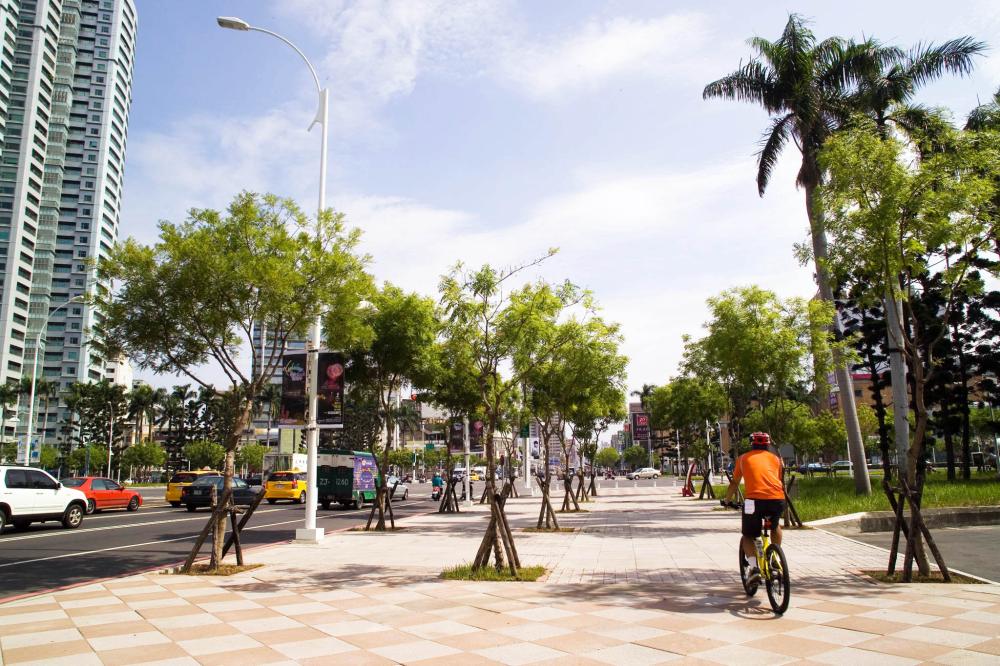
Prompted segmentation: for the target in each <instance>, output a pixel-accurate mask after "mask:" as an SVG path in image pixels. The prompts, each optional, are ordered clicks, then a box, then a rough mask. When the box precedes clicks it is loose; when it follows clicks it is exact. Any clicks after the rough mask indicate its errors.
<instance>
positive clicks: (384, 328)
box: [348, 283, 440, 530]
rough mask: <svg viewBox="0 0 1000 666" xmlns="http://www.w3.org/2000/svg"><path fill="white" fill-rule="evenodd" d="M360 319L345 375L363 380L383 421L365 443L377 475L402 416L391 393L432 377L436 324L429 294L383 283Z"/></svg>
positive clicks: (378, 507)
mask: <svg viewBox="0 0 1000 666" xmlns="http://www.w3.org/2000/svg"><path fill="white" fill-rule="evenodd" d="M361 320H362V322H363V324H364V326H365V328H366V335H365V339H363V340H362V341H361V343H362V344H360V345H359V346H358V347H356V348H355V349H354V351H353V352H352V354H351V361H350V364H349V367H348V379H350V380H351V381H352V382H353V383H354V384H356V385H364V387H365V390H366V391H368V393H369V395H371V396H373V397H374V398H375V400H376V401H377V403H378V411H377V414H378V415H379V416H380V417H381V425H382V426H383V427H384V431H385V441H384V442H383V441H382V439H381V438H378V437H375V438H371V439H369V440H368V449H369V450H370V451H371V453H372V455H374V456H375V460H376V464H377V465H378V469H379V475H380V477H381V478H383V479H384V478H385V477H386V474H387V473H388V469H389V464H390V459H389V454H390V452H391V451H392V450H393V448H394V446H395V445H396V444H397V443H396V442H395V441H394V438H395V426H396V424H397V423H399V421H400V418H401V416H403V415H401V413H400V409H398V408H397V407H396V405H395V398H396V396H398V395H399V392H400V391H401V390H402V387H403V384H404V382H406V381H410V382H412V383H413V384H415V385H417V386H423V385H428V384H430V383H431V381H432V380H431V379H430V377H429V374H430V369H431V367H432V365H433V363H432V355H433V348H434V338H435V336H436V335H437V330H438V328H439V326H440V325H439V323H438V320H437V316H436V313H435V311H434V303H433V301H432V300H431V299H429V298H426V297H423V296H419V295H417V294H415V293H406V292H404V291H403V290H402V289H400V288H399V287H396V286H393V285H391V284H388V283H386V284H385V285H384V286H383V287H382V288H381V289H379V290H378V291H377V292H376V293H375V294H373V295H372V296H371V299H370V304H369V305H368V306H367V307H366V308H364V309H363V310H362V315H361ZM405 418H407V417H405V416H404V420H405ZM386 490H387V489H386V488H385V486H384V485H382V484H380V485H379V487H378V489H377V492H376V496H375V506H374V510H375V511H376V512H377V514H378V519H377V520H376V521H374V529H376V530H385V529H386V514H387V511H388V505H387V500H388V495H387V493H386ZM373 515H374V514H373ZM372 525H373V521H372V520H369V521H368V527H369V528H371V527H372Z"/></svg>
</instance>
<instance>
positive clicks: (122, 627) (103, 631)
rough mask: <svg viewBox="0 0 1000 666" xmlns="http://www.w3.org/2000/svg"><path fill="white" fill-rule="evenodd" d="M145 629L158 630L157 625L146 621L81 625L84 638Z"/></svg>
mask: <svg viewBox="0 0 1000 666" xmlns="http://www.w3.org/2000/svg"><path fill="white" fill-rule="evenodd" d="M144 631H156V627H155V626H153V625H152V624H150V623H149V622H145V621H138V622H124V623H122V624H98V625H95V626H92V627H81V628H80V633H81V634H82V635H83V637H84V638H101V637H103V636H117V635H120V634H137V633H141V632H144Z"/></svg>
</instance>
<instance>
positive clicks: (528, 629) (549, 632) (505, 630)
mask: <svg viewBox="0 0 1000 666" xmlns="http://www.w3.org/2000/svg"><path fill="white" fill-rule="evenodd" d="M493 631H494V632H496V633H498V634H503V635H504V636H510V637H511V638H516V639H518V640H521V641H535V640H538V639H540V638H552V637H553V636H562V635H565V634H569V633H572V629H566V628H565V627H554V626H552V625H549V624H545V623H543V622H539V623H530V624H519V625H514V626H512V627H497V628H495V629H493Z"/></svg>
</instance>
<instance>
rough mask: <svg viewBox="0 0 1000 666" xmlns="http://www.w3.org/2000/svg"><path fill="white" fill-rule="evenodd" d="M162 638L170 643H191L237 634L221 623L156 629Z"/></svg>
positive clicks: (231, 628)
mask: <svg viewBox="0 0 1000 666" xmlns="http://www.w3.org/2000/svg"><path fill="white" fill-rule="evenodd" d="M157 628H158V629H159V630H160V631H161V632H162V633H163V635H164V636H166V637H167V638H169V639H170V640H172V641H177V642H180V641H193V640H200V639H205V640H207V639H211V638H223V637H226V636H233V635H236V634H239V631H237V630H236V628H234V627H230V626H229V625H228V624H224V623H222V622H219V623H216V624H202V625H196V626H189V627H176V628H175V627H157Z"/></svg>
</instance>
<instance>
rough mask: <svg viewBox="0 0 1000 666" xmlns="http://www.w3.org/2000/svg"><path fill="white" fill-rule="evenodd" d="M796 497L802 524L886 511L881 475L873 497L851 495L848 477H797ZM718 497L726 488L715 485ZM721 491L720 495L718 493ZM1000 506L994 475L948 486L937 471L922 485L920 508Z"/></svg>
mask: <svg viewBox="0 0 1000 666" xmlns="http://www.w3.org/2000/svg"><path fill="white" fill-rule="evenodd" d="M795 485H796V486H797V487H798V497H793V499H792V501H793V502H794V503H795V509H796V510H797V511H798V513H799V517H800V518H802V520H803V521H804V522H809V521H810V520H819V519H820V518H829V517H830V516H839V515H842V514H845V513H858V512H861V511H889V510H890V507H889V500H888V499H887V498H886V496H885V492H883V490H882V476H881V474H879V475H878V476H874V475H873V478H872V494H871V495H870V496H868V497H864V496H858V495H855V494H854V481H853V480H852V479H851V478H850V477H848V476H846V475H845V476H837V477H832V478H831V477H826V476H816V477H813V478H811V479H810V478H801V477H798V476H796V480H795ZM715 489H716V493H717V494H719V496H720V497H722V496H724V494H725V492H726V487H725V486H716V487H715ZM720 491H721V494H720ZM996 505H1000V481H997V477H996V474H995V473H990V474H976V473H973V478H972V479H970V480H969V481H962V480H958V481H955V482H952V483H949V482H948V480H947V479H946V478H945V476H944V473H943V472H936V473H935V474H933V475H932V476H931V478H929V479H928V480H927V483H926V485H925V486H924V499H923V502H922V504H921V506H922V507H926V508H933V507H943V506H996Z"/></svg>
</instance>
